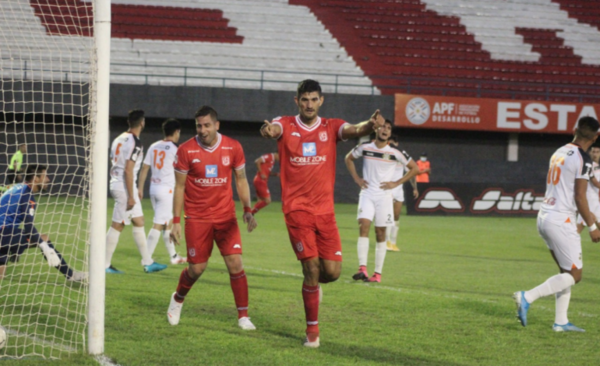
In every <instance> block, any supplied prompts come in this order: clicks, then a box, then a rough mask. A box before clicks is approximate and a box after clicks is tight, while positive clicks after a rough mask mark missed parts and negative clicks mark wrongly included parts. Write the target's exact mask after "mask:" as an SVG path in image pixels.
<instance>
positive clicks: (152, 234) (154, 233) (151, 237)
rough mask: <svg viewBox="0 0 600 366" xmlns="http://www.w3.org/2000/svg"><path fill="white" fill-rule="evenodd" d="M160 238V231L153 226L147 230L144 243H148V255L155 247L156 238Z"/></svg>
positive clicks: (152, 253)
mask: <svg viewBox="0 0 600 366" xmlns="http://www.w3.org/2000/svg"><path fill="white" fill-rule="evenodd" d="M159 239H160V231H158V230H156V229H155V228H152V229H150V231H149V232H148V239H146V243H147V244H148V253H149V254H150V257H152V256H153V255H154V250H155V249H156V244H158V240H159Z"/></svg>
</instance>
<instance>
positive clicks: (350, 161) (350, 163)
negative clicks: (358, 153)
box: [344, 150, 368, 189]
mask: <svg viewBox="0 0 600 366" xmlns="http://www.w3.org/2000/svg"><path fill="white" fill-rule="evenodd" d="M352 151H354V150H351V151H350V152H349V153H348V154H346V157H345V158H344V162H345V163H346V168H347V169H348V172H349V173H350V175H351V176H352V179H354V183H356V184H358V186H359V187H360V188H364V189H366V188H367V187H368V184H367V181H366V180H364V179H362V178H361V177H359V176H358V173H357V172H356V166H355V165H354V160H356V158H354V156H353V155H352Z"/></svg>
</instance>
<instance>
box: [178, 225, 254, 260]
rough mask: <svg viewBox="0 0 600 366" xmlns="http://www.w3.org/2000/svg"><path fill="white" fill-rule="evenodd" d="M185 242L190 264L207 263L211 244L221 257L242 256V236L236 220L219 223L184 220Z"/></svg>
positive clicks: (211, 248) (211, 247)
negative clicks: (214, 244) (215, 246)
mask: <svg viewBox="0 0 600 366" xmlns="http://www.w3.org/2000/svg"><path fill="white" fill-rule="evenodd" d="M185 241H186V243H187V253H188V255H187V257H188V262H189V263H192V264H198V263H205V262H208V258H210V255H211V254H212V250H213V242H216V243H217V247H219V251H220V252H221V255H222V256H227V255H232V254H242V236H241V235H240V228H239V227H238V223H237V220H236V219H232V220H229V221H225V222H219V223H212V222H199V221H197V220H193V219H192V220H185Z"/></svg>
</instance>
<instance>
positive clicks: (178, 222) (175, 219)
mask: <svg viewBox="0 0 600 366" xmlns="http://www.w3.org/2000/svg"><path fill="white" fill-rule="evenodd" d="M173 223H174V224H181V217H180V216H177V217H173Z"/></svg>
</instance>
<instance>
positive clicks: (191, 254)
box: [188, 248, 196, 257]
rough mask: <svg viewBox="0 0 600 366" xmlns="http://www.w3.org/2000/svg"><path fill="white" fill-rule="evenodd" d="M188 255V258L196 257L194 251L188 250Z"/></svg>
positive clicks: (192, 249)
mask: <svg viewBox="0 0 600 366" xmlns="http://www.w3.org/2000/svg"><path fill="white" fill-rule="evenodd" d="M188 254H189V255H190V257H195V256H196V249H194V248H190V249H189V250H188Z"/></svg>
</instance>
